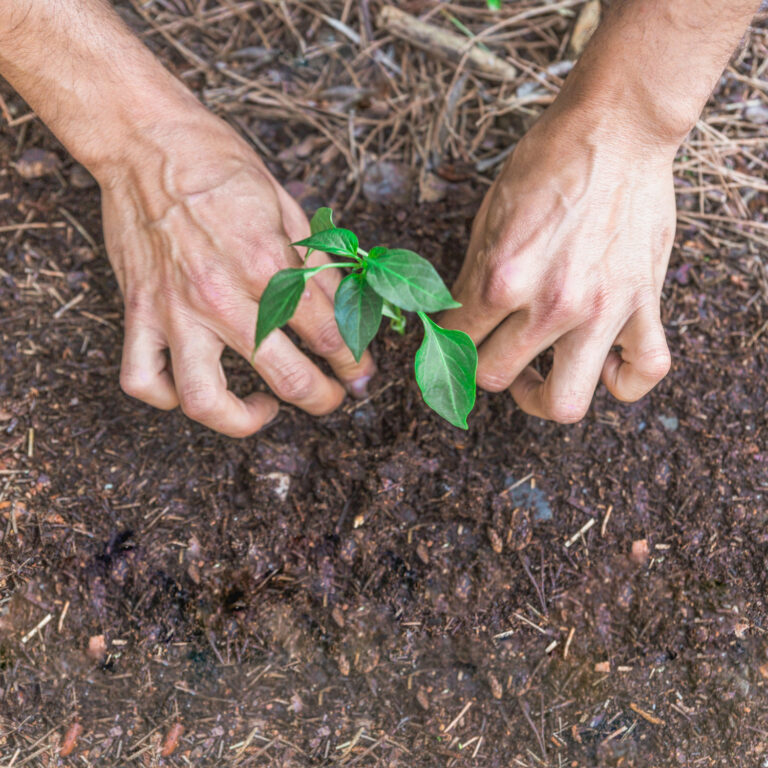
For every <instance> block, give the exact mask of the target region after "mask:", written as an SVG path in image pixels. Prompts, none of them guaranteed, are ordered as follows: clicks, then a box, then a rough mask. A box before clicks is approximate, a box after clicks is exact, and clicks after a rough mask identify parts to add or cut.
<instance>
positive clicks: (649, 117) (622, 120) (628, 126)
mask: <svg viewBox="0 0 768 768" xmlns="http://www.w3.org/2000/svg"><path fill="white" fill-rule="evenodd" d="M618 60H619V58H618V57H612V56H610V55H609V56H607V62H606V64H607V66H602V62H591V63H588V64H585V66H583V67H577V68H575V69H574V71H573V72H572V73H571V76H569V78H568V80H567V81H566V83H565V85H564V87H563V89H562V91H561V93H560V95H559V96H558V98H557V99H556V101H555V103H554V104H553V107H555V108H556V109H564V110H578V111H580V112H581V113H582V114H583V115H584V116H585V119H587V120H589V121H592V122H593V123H594V124H595V125H596V127H599V128H601V129H603V130H604V132H605V134H606V136H608V135H612V136H613V137H614V138H615V140H616V141H619V142H622V141H623V142H624V143H634V144H636V146H637V148H638V149H639V150H640V151H650V152H653V153H655V154H660V155H663V156H670V157H674V155H675V153H676V151H677V149H678V147H679V146H680V145H681V144H682V142H683V141H684V139H685V137H686V136H687V135H688V133H689V132H690V130H691V129H692V128H693V126H694V125H695V124H696V120H697V119H698V116H699V114H700V112H701V109H702V107H703V104H704V100H705V99H706V96H704V97H703V99H702V98H697V97H696V96H695V95H691V96H690V97H689V98H685V99H682V98H679V97H676V96H675V94H673V93H666V92H665V90H664V89H663V88H662V87H660V86H659V87H655V86H653V87H651V86H649V84H648V83H646V82H645V81H644V73H643V72H642V71H640V70H638V69H637V68H633V67H631V66H630V67H628V68H627V69H626V70H624V69H623V67H622V66H621V65H620V64H617V63H616V62H617V61H618Z"/></svg>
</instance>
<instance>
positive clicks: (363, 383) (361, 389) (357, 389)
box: [349, 376, 371, 399]
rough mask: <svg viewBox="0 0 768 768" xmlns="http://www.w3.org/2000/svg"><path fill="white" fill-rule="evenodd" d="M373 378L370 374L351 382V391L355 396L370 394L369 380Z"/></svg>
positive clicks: (359, 397) (360, 396) (360, 397)
mask: <svg viewBox="0 0 768 768" xmlns="http://www.w3.org/2000/svg"><path fill="white" fill-rule="evenodd" d="M370 380H371V377H370V376H361V377H360V378H359V379H355V380H354V381H352V382H350V383H349V391H350V393H351V394H352V396H353V397H357V398H358V399H362V398H364V397H367V396H368V382H369V381H370Z"/></svg>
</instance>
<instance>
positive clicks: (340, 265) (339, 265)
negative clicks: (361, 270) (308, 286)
mask: <svg viewBox="0 0 768 768" xmlns="http://www.w3.org/2000/svg"><path fill="white" fill-rule="evenodd" d="M359 263H360V262H359V261H358V264H359ZM358 264H355V263H354V262H343V261H330V262H328V264H321V265H320V266H319V267H310V268H309V269H308V270H307V272H308V273H309V274H308V275H307V280H309V278H310V277H314V276H315V275H316V274H317V273H318V272H322V271H323V270H324V269H334V268H336V269H352V268H353V267H356V266H358Z"/></svg>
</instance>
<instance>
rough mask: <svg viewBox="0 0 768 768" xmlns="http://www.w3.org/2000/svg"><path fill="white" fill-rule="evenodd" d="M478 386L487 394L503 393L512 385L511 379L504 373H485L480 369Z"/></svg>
mask: <svg viewBox="0 0 768 768" xmlns="http://www.w3.org/2000/svg"><path fill="white" fill-rule="evenodd" d="M477 385H478V386H479V387H481V388H482V389H484V390H486V392H503V391H504V390H505V389H507V387H509V385H510V381H509V377H508V376H506V375H504V373H503V372H502V371H483V370H480V369H478V372H477Z"/></svg>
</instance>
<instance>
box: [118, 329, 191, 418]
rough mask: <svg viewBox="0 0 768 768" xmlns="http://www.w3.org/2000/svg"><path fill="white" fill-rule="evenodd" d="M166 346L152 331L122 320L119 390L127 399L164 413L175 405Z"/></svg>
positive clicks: (177, 402)
mask: <svg viewBox="0 0 768 768" xmlns="http://www.w3.org/2000/svg"><path fill="white" fill-rule="evenodd" d="M167 346H168V344H167V343H166V341H165V339H164V338H163V337H162V336H161V335H160V334H159V333H158V331H157V330H155V329H154V328H151V327H149V326H148V325H139V324H137V323H135V322H131V321H130V320H126V328H125V341H124V342H123V358H122V363H121V365H120V386H121V387H122V388H123V392H125V393H126V394H127V395H130V396H131V397H135V398H136V399H137V400H143V401H144V402H145V403H149V405H152V406H154V407H155V408H161V409H163V410H164V411H169V410H171V409H172V408H175V407H176V406H177V405H178V404H179V398H178V397H177V395H176V387H175V386H174V382H173V377H172V376H171V374H170V372H169V370H168V358H167V357H166V354H165V350H166V348H167Z"/></svg>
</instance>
